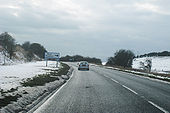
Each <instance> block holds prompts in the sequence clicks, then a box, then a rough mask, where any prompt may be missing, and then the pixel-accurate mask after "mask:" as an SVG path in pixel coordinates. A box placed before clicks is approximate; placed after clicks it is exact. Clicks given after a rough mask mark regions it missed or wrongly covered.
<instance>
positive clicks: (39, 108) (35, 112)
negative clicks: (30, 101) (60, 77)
mask: <svg viewBox="0 0 170 113" xmlns="http://www.w3.org/2000/svg"><path fill="white" fill-rule="evenodd" d="M73 72H74V70H73ZM73 72H72V74H71V77H70V79H69V80H68V81H67V82H66V83H64V84H63V85H62V86H61V87H60V88H59V89H58V90H57V91H56V92H55V93H54V94H53V95H52V96H51V97H49V98H48V99H47V100H46V101H45V102H44V103H43V104H42V105H41V106H39V107H38V108H37V109H36V110H35V111H34V112H33V113H39V112H40V111H41V110H42V109H43V108H44V106H46V105H47V104H48V103H49V101H50V100H51V99H52V98H53V97H54V96H55V95H56V94H58V93H59V91H60V90H61V89H62V88H63V87H64V86H65V85H67V83H68V82H69V81H70V80H71V79H72V77H73Z"/></svg>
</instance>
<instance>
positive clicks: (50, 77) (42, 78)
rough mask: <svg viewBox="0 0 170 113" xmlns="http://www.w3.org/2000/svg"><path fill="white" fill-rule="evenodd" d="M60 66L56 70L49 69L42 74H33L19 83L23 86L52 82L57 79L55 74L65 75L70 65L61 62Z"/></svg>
mask: <svg viewBox="0 0 170 113" xmlns="http://www.w3.org/2000/svg"><path fill="white" fill-rule="evenodd" d="M61 65H62V68H60V69H59V70H58V71H57V70H51V72H50V73H47V74H42V75H38V76H35V77H33V78H28V79H27V80H26V81H24V82H22V83H21V84H22V85H23V86H25V87H26V86H30V87H34V86H42V85H44V84H45V83H49V82H53V81H55V80H59V78H58V77H57V76H61V75H66V74H67V73H68V71H69V69H70V67H69V66H68V65H67V64H64V63H61Z"/></svg>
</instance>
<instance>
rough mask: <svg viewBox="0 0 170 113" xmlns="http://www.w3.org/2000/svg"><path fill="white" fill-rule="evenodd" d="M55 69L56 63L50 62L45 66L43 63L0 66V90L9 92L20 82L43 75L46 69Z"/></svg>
mask: <svg viewBox="0 0 170 113" xmlns="http://www.w3.org/2000/svg"><path fill="white" fill-rule="evenodd" d="M53 68H56V62H55V61H50V62H49V66H48V67H46V66H45V61H38V62H30V63H24V64H17V65H1V66H0V89H3V90H10V89H11V88H16V87H18V86H20V82H21V81H22V80H24V79H26V78H32V77H34V76H36V75H38V74H45V73H46V72H47V69H53Z"/></svg>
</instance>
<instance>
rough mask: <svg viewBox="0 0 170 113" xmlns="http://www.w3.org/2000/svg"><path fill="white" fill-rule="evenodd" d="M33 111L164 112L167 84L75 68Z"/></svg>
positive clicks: (168, 102) (169, 105)
mask: <svg viewBox="0 0 170 113" xmlns="http://www.w3.org/2000/svg"><path fill="white" fill-rule="evenodd" d="M69 65H71V66H73V68H74V69H75V70H74V71H73V76H72V78H71V79H70V80H69V81H68V82H67V84H65V85H64V86H63V87H62V88H60V89H59V90H58V91H57V92H56V93H55V94H54V95H53V96H52V97H50V98H49V99H48V100H47V101H46V102H45V103H44V104H42V105H41V106H40V107H39V108H38V109H37V110H36V111H35V113H163V112H165V113H168V112H170V84H169V83H164V82H160V81H158V80H152V79H148V78H144V77H140V76H136V75H133V74H129V73H125V72H119V71H115V70H112V69H106V68H103V67H98V66H90V70H89V71H78V70H77V67H76V64H75V63H69Z"/></svg>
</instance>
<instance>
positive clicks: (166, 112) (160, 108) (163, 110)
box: [148, 101, 169, 113]
mask: <svg viewBox="0 0 170 113" xmlns="http://www.w3.org/2000/svg"><path fill="white" fill-rule="evenodd" d="M148 102H149V103H150V104H152V105H153V106H155V107H156V108H158V109H159V110H161V111H162V112H164V113H169V112H168V111H166V110H165V109H163V108H162V107H160V106H158V105H156V104H155V103H153V102H151V101H148Z"/></svg>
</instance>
